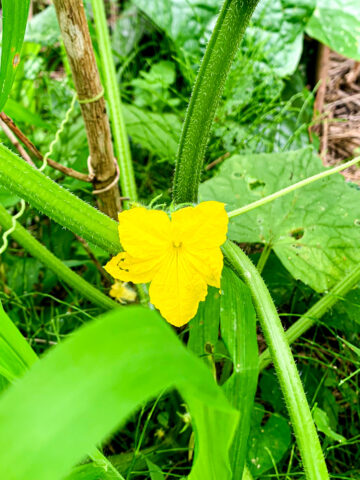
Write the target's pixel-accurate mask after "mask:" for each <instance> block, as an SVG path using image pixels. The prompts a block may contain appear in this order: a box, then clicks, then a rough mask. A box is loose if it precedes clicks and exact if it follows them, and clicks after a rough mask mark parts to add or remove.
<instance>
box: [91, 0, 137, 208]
mask: <svg viewBox="0 0 360 480" xmlns="http://www.w3.org/2000/svg"><path fill="white" fill-rule="evenodd" d="M91 4H92V8H93V14H94V21H95V27H96V35H97V39H98V45H99V50H100V59H101V66H102V73H103V77H104V83H105V92H106V97H107V99H108V107H109V112H110V120H111V126H112V133H113V136H114V143H115V153H116V156H117V159H118V162H119V168H120V185H121V193H122V195H124V196H125V197H129V198H130V200H131V201H136V200H137V191H136V184H135V176H134V169H133V164H132V160H131V151H130V146H129V140H128V136H127V133H126V127H125V121H124V116H123V111H122V106H121V98H120V90H119V85H118V81H117V79H116V71H115V65H114V61H113V54H112V49H111V42H110V35H109V31H108V27H107V24H106V15H105V9H104V3H103V0H91Z"/></svg>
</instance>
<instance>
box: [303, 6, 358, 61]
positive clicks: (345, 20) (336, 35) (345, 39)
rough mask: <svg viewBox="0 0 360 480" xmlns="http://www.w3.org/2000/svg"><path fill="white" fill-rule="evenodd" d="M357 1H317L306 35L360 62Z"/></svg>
mask: <svg viewBox="0 0 360 480" xmlns="http://www.w3.org/2000/svg"><path fill="white" fill-rule="evenodd" d="M359 18H360V3H359V1H358V0H346V1H345V2H344V1H343V0H317V5H316V9H315V10H314V13H313V15H312V17H311V18H310V20H309V22H308V24H307V26H306V33H307V34H308V35H310V37H313V38H316V40H319V42H321V43H324V44H325V45H327V46H328V47H330V48H331V49H332V50H335V51H337V52H338V53H340V54H341V55H344V56H345V57H349V58H353V59H354V60H358V61H359V60H360V42H359Z"/></svg>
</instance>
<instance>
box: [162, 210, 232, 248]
mask: <svg viewBox="0 0 360 480" xmlns="http://www.w3.org/2000/svg"><path fill="white" fill-rule="evenodd" d="M171 220H172V222H171V230H172V235H173V239H175V240H177V239H181V240H182V242H183V244H184V246H185V247H186V249H187V250H193V251H199V250H204V249H208V248H213V247H220V246H221V245H222V244H223V243H225V240H226V232H227V228H228V223H229V218H228V216H227V213H226V211H225V204H224V203H220V202H214V201H210V202H202V203H199V205H197V206H196V207H186V208H182V209H181V210H178V211H177V212H174V213H173V214H172V215H171Z"/></svg>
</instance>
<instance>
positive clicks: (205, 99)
mask: <svg viewBox="0 0 360 480" xmlns="http://www.w3.org/2000/svg"><path fill="white" fill-rule="evenodd" d="M258 1H259V0H225V2H224V4H223V6H222V9H221V11H220V13H219V17H218V19H217V22H216V25H215V28H214V31H213V33H212V35H211V38H210V41H209V44H208V46H207V48H206V51H205V55H204V58H203V59H202V62H201V66H200V70H199V73H198V75H197V78H196V81H195V85H194V89H193V92H192V95H191V99H190V103H189V106H188V110H187V112H186V117H185V121H184V124H183V129H182V132H181V137H180V143H179V147H178V152H177V159H176V168H175V177H174V186H173V189H174V194H173V198H174V202H175V203H177V204H180V203H186V202H196V201H197V196H198V189H199V183H200V176H201V170H202V165H203V159H204V155H205V149H206V145H207V142H208V140H209V136H210V129H211V125H212V122H213V119H214V116H215V111H216V107H217V105H218V102H219V99H220V96H221V94H222V91H223V88H224V84H225V80H226V77H227V74H228V71H229V69H230V66H231V63H232V61H233V59H234V57H235V54H236V52H237V50H238V48H239V45H240V41H241V39H242V37H243V34H244V32H245V28H246V27H247V25H248V23H249V20H250V17H251V15H252V13H253V11H254V9H255V7H256V5H257V3H258Z"/></svg>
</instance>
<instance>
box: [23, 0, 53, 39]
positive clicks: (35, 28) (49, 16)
mask: <svg viewBox="0 0 360 480" xmlns="http://www.w3.org/2000/svg"><path fill="white" fill-rule="evenodd" d="M60 36H61V33H60V28H59V22H58V21H57V18H56V13H55V8H54V6H53V5H50V7H48V8H45V9H44V10H43V11H42V12H40V13H38V14H37V15H35V16H34V17H33V18H32V19H31V20H30V22H29V24H28V27H27V29H26V35H25V41H26V42H31V43H39V44H40V45H42V46H45V47H52V46H54V44H55V43H56V42H58V41H59V39H60Z"/></svg>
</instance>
